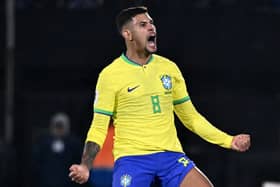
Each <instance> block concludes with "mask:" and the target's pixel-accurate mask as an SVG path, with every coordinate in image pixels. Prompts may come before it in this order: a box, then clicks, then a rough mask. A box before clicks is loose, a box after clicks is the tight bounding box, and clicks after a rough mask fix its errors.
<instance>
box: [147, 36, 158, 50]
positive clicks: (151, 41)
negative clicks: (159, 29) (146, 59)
mask: <svg viewBox="0 0 280 187" xmlns="http://www.w3.org/2000/svg"><path fill="white" fill-rule="evenodd" d="M148 45H149V46H150V47H152V48H155V47H156V35H152V36H149V37H148Z"/></svg>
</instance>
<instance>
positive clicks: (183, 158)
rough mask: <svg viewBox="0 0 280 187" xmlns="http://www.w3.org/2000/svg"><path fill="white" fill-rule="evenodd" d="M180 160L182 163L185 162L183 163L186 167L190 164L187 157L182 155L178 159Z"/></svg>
mask: <svg viewBox="0 0 280 187" xmlns="http://www.w3.org/2000/svg"><path fill="white" fill-rule="evenodd" d="M178 162H179V163H181V164H183V165H184V167H187V166H188V164H189V160H188V159H186V158H185V157H181V158H179V159H178Z"/></svg>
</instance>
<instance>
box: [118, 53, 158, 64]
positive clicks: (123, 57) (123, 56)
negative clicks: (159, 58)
mask: <svg viewBox="0 0 280 187" xmlns="http://www.w3.org/2000/svg"><path fill="white" fill-rule="evenodd" d="M121 58H122V59H123V60H124V61H125V62H126V63H128V64H131V65H134V66H142V65H140V64H138V63H136V62H134V61H133V60H130V59H129V58H128V57H127V56H126V55H125V54H124V53H122V55H121ZM153 59H154V55H153V54H152V55H151V56H150V58H149V59H148V61H147V63H146V64H149V63H150V62H152V60H153Z"/></svg>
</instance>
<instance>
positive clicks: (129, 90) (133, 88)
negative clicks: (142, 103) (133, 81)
mask: <svg viewBox="0 0 280 187" xmlns="http://www.w3.org/2000/svg"><path fill="white" fill-rule="evenodd" d="M139 86H140V85H137V86H135V87H132V88H130V87H128V88H127V92H132V91H133V90H135V89H136V88H138V87H139Z"/></svg>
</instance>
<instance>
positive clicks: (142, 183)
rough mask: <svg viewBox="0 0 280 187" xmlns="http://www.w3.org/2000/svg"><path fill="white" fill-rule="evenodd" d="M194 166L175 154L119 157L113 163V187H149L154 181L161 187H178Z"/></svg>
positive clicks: (184, 157)
mask: <svg viewBox="0 0 280 187" xmlns="http://www.w3.org/2000/svg"><path fill="white" fill-rule="evenodd" d="M194 166H195V164H194V162H193V161H191V160H190V159H189V158H188V157H187V156H186V155H185V154H184V153H177V152H160V153H154V154H149V155H139V156H125V157H121V158H119V159H118V160H117V161H116V162H115V166H114V173H113V187H149V186H150V185H151V184H152V183H153V182H154V180H155V179H157V180H158V181H159V182H160V184H161V186H162V187H177V186H178V187H179V186H180V184H181V182H182V181H183V179H184V177H185V176H186V174H187V173H188V172H189V171H190V170H191V169H192V168H193V167H194Z"/></svg>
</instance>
